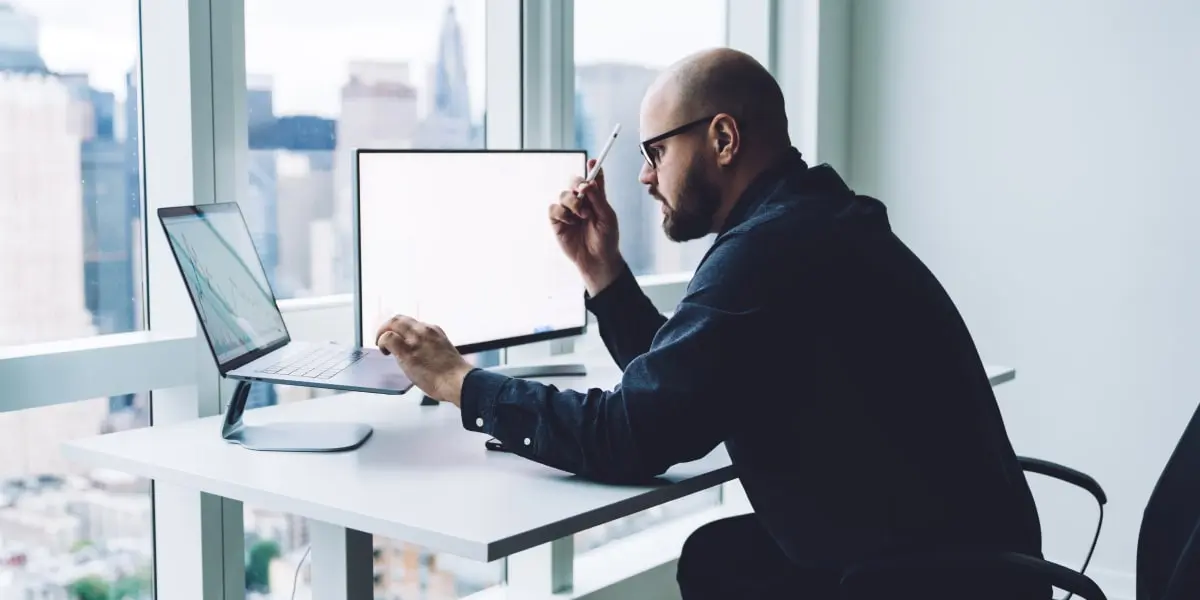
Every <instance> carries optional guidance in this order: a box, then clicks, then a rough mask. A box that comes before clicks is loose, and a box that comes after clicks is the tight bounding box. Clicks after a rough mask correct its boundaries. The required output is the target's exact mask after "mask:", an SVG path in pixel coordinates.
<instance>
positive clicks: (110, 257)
mask: <svg viewBox="0 0 1200 600" xmlns="http://www.w3.org/2000/svg"><path fill="white" fill-rule="evenodd" d="M137 4H138V3H137V0H17V1H16V2H9V1H7V0H0V257H2V258H0V281H2V282H4V283H3V285H0V346H9V345H19V344H29V343H39V342H48V341H57V340H64V339H71V338H80V337H88V336H93V335H99V334H106V333H121V332H127V331H134V330H138V329H141V328H142V323H143V321H142V308H141V303H142V301H143V295H142V265H141V260H140V255H141V250H142V235H141V229H142V228H141V226H140V221H141V219H142V203H141V193H140V177H139V171H140V161H139V160H138V134H137V121H138V118H137V115H138V112H137V110H138V109H137V90H136V81H137V79H136V77H135V76H134V73H135V72H136V70H135V67H136V62H137V56H138V31H137Z"/></svg>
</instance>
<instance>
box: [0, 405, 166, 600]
mask: <svg viewBox="0 0 1200 600" xmlns="http://www.w3.org/2000/svg"><path fill="white" fill-rule="evenodd" d="M147 398H148V394H138V395H136V400H135V401H134V402H133V403H132V404H129V405H125V404H114V403H113V402H111V401H109V400H108V399H107V398H98V399H95V400H85V401H82V402H73V403H68V404H58V405H54V406H46V407H42V408H34V409H30V410H22V411H13V412H5V413H0V598H67V597H71V598H80V599H82V600H91V599H97V600H107V599H108V598H124V599H126V600H146V599H149V598H150V597H151V594H152V590H153V588H152V585H151V580H152V574H153V570H154V562H153V552H154V543H153V538H152V517H151V502H150V482H149V481H147V480H145V479H139V478H136V477H132V476H129V475H125V474H124V473H117V472H114V471H107V470H99V469H90V468H87V467H82V466H80V465H78V464H77V463H72V462H68V461H67V460H66V459H65V458H63V457H62V454H61V453H60V452H59V447H60V446H61V445H62V443H64V442H67V441H70V440H74V439H79V438H84V437H90V436H94V435H99V434H101V433H107V432H110V431H118V430H124V429H130V428H135V427H145V426H146V425H148V424H149V422H150V421H149V417H148V415H149V412H148V410H147V402H146V399H147Z"/></svg>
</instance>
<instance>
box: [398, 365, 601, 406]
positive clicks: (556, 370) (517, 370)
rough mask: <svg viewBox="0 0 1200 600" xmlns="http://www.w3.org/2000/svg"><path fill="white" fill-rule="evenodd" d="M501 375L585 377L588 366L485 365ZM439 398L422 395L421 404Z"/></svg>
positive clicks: (519, 376)
mask: <svg viewBox="0 0 1200 600" xmlns="http://www.w3.org/2000/svg"><path fill="white" fill-rule="evenodd" d="M484 368H485V369H487V370H489V371H491V372H493V373H497V374H500V375H507V376H509V377H516V378H517V379H536V378H540V377H583V376H584V375H587V366H586V365H584V364H583V363H543V364H529V365H496V366H494V367H484ZM436 404H438V401H437V400H434V399H433V398H430V397H429V396H421V406H434V405H436Z"/></svg>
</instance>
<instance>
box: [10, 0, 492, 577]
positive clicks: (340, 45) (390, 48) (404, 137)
mask: <svg viewBox="0 0 1200 600" xmlns="http://www.w3.org/2000/svg"><path fill="white" fill-rule="evenodd" d="M0 1H2V0H0ZM245 4H246V70H247V73H248V80H247V93H246V102H247V121H248V126H249V131H248V137H249V151H250V152H249V173H248V174H247V175H248V185H249V187H248V192H249V193H248V194H247V195H246V196H244V198H243V199H242V200H241V201H240V205H241V208H242V212H243V214H244V215H245V217H246V221H247V224H248V225H249V226H250V230H251V232H252V234H253V237H254V244H255V247H256V249H257V250H258V253H259V255H260V256H261V257H262V260H263V263H264V267H265V268H266V270H267V277H268V279H269V280H270V283H271V286H272V289H273V290H274V292H275V295H276V297H277V298H280V299H289V298H302V297H313V296H326V295H329V294H342V293H350V292H351V285H352V283H353V281H354V279H353V276H354V273H353V270H352V269H353V268H354V262H353V260H352V259H353V254H352V247H351V242H352V239H353V238H352V233H353V230H352V228H351V214H352V212H351V211H352V202H353V196H352V192H353V190H352V187H351V173H350V164H351V163H350V158H351V153H352V152H353V150H354V149H355V148H481V147H483V146H484V128H483V123H484V115H483V111H484V89H485V88H484V51H485V46H484V28H485V19H484V15H485V12H484V11H485V2H484V0H453V1H450V0H433V1H431V2H422V1H418V0H346V1H345V2H341V3H338V4H337V5H336V6H334V5H332V4H330V3H329V2H328V1H327V0H246V3H245ZM402 258H403V257H398V259H402ZM285 316H286V315H285ZM352 330H353V323H349V322H348V323H346V324H345V331H347V332H349V331H352ZM303 335H304V333H303V332H298V333H297V337H301V338H302V337H303ZM344 341H349V340H344ZM364 341H365V342H366V343H367V344H371V343H373V342H374V340H364ZM472 358H473V359H475V360H476V361H478V362H479V363H480V364H485V365H486V364H495V363H496V356H495V355H493V354H490V353H489V354H485V355H480V356H476V357H472ZM313 394H314V392H313V391H311V390H307V389H302V388H288V387H285V386H262V385H260V386H255V388H254V389H253V391H252V392H251V397H250V401H249V403H248V405H249V407H251V408H253V407H257V406H264V405H270V404H277V403H287V402H292V401H297V400H303V399H307V398H309V397H310V396H311V395H313ZM317 394H318V395H319V394H320V392H317ZM245 526H246V550H247V554H246V556H247V569H246V589H247V597H248V598H251V599H254V598H288V597H290V594H291V590H292V577H293V574H294V573H295V568H296V565H297V564H298V562H299V560H300V557H301V556H303V554H304V550H305V548H306V547H307V544H308V528H307V526H306V525H305V522H304V520H303V519H301V518H297V517H294V516H291V515H280V514H278V513H274V512H271V511H265V510H261V509H258V508H256V507H252V506H246V507H245ZM375 549H376V552H375V555H376V558H375V573H376V577H375V597H377V598H404V599H405V600H408V599H423V600H443V599H450V598H458V597H461V596H464V595H467V594H469V593H472V592H474V591H478V590H481V589H484V588H487V587H491V586H493V585H495V584H497V583H499V582H500V580H501V577H502V572H501V565H500V563H494V564H481V563H473V562H471V561H464V560H460V559H456V558H455V557H451V556H443V555H437V554H431V553H429V552H427V551H424V550H422V549H420V548H416V547H411V546H407V545H403V544H399V543H397V542H393V541H391V540H387V539H383V538H376V539H375ZM308 581H309V575H308V566H307V563H306V566H305V567H304V568H303V569H302V572H301V575H300V585H299V589H298V590H297V594H296V598H297V599H299V598H309V597H310V595H311V592H310V590H309V587H308V583H307V582H308Z"/></svg>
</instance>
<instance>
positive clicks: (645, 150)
mask: <svg viewBox="0 0 1200 600" xmlns="http://www.w3.org/2000/svg"><path fill="white" fill-rule="evenodd" d="M720 115H721V113H717V114H714V115H709V116H707V117H703V118H700V119H696V120H695V121H690V122H688V123H684V124H683V125H680V126H679V127H676V128H675V129H672V130H670V131H667V132H664V133H660V134H658V135H656V136H654V137H652V138H650V139H648V140H645V141H642V142H638V151H639V152H641V153H642V158H644V159H645V160H646V164H647V165H650V170H651V171H653V170H655V169H657V168H658V165H656V164H654V159H653V158H650V146H651V145H652V144H657V143H659V142H661V141H663V140H665V139H667V138H672V137H675V136H677V135H679V134H681V133H683V132H685V131H687V130H689V129H691V128H693V127H695V126H697V125H699V124H701V123H711V122H712V120H713V119H715V118H717V117H718V116H720Z"/></svg>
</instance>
